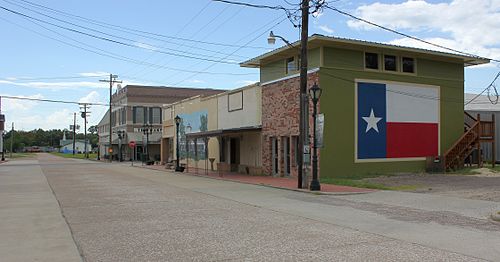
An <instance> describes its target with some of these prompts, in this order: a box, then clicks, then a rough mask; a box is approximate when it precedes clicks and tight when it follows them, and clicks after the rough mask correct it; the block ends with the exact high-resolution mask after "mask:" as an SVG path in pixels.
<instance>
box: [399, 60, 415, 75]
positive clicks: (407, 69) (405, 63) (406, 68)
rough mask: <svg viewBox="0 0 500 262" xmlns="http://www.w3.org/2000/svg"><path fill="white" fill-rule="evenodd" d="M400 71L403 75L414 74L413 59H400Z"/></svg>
mask: <svg viewBox="0 0 500 262" xmlns="http://www.w3.org/2000/svg"><path fill="white" fill-rule="evenodd" d="M401 61H402V62H401V64H402V70H403V72H404V73H415V59H414V58H411V57H403V58H401Z"/></svg>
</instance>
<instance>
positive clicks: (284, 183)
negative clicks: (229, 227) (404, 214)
mask: <svg viewBox="0 0 500 262" xmlns="http://www.w3.org/2000/svg"><path fill="white" fill-rule="evenodd" d="M140 167H145V168H148V169H154V170H161V171H171V170H169V169H165V166H161V165H153V166H140ZM182 174H186V175H194V176H204V177H210V178H214V179H220V180H227V181H233V182H240V183H246V184H253V185H265V186H271V187H277V188H282V189H289V190H299V191H306V192H308V191H309V190H303V189H297V178H294V177H292V178H289V177H272V176H251V175H244V174H238V173H223V174H219V173H218V172H211V171H209V172H206V171H205V170H202V169H199V170H195V169H193V168H190V169H189V172H184V173H182ZM374 191H376V190H373V189H367V188H357V187H349V186H338V185H331V184H321V192H324V193H344V194H348V193H368V192H374Z"/></svg>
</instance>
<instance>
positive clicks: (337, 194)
mask: <svg viewBox="0 0 500 262" xmlns="http://www.w3.org/2000/svg"><path fill="white" fill-rule="evenodd" d="M133 167H138V168H144V169H149V170H154V171H160V172H169V171H168V170H161V169H152V168H147V167H142V166H133ZM170 173H173V174H178V175H181V174H182V175H188V176H196V177H203V178H209V179H215V180H222V181H228V182H234V183H240V184H247V185H254V186H264V187H269V188H274V189H281V190H288V191H295V192H301V193H306V194H312V195H330V196H347V195H361V194H368V193H373V192H376V191H377V190H373V191H365V192H322V191H310V190H307V189H299V188H287V187H279V186H273V185H269V184H263V183H261V184H255V183H249V182H244V181H238V180H229V179H223V178H218V177H211V176H206V175H199V174H193V173H185V172H182V173H176V172H170Z"/></svg>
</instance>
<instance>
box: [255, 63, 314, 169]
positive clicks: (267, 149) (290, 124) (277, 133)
mask: <svg viewBox="0 0 500 262" xmlns="http://www.w3.org/2000/svg"><path fill="white" fill-rule="evenodd" d="M315 82H316V83H318V84H319V74H318V72H314V73H310V74H309V75H308V80H307V85H308V89H309V88H311V87H312V86H313V85H314V83H315ZM299 85H300V77H298V76H297V77H294V78H290V79H285V80H282V81H278V82H274V83H271V84H267V85H263V86H262V139H263V141H262V145H263V146H262V168H263V172H264V173H265V174H267V175H272V174H273V173H272V166H273V165H272V142H271V141H272V140H271V139H272V138H276V139H278V150H277V151H278V174H277V175H279V176H284V175H285V161H284V150H283V148H284V146H283V141H284V137H289V141H290V155H291V156H290V162H291V168H290V175H291V176H295V177H296V176H297V172H298V171H297V165H296V157H295V154H296V153H295V151H296V147H295V145H294V143H296V139H297V136H298V135H299V117H300V110H299V109H300V108H299V91H300V90H299V89H300V87H299ZM318 110H319V103H318ZM312 112H313V105H312V102H311V101H310V103H309V119H310V120H309V130H310V132H309V134H312V125H313V118H312ZM310 141H311V142H312V139H310ZM318 162H319V161H318Z"/></svg>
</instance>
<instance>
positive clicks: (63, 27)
mask: <svg viewBox="0 0 500 262" xmlns="http://www.w3.org/2000/svg"><path fill="white" fill-rule="evenodd" d="M0 9H3V10H5V11H7V12H10V13H13V14H15V15H19V16H22V17H25V18H27V19H31V20H36V21H38V22H42V23H45V24H49V25H51V26H54V27H58V28H61V29H64V30H67V31H70V32H73V33H77V34H81V35H85V36H88V37H92V38H95V39H99V40H102V41H107V42H111V43H114V44H119V45H123V46H127V47H132V48H138V49H144V50H148V51H151V52H157V53H162V54H165V55H170V56H177V57H183V58H189V59H195V60H203V61H208V62H218V63H224V64H236V65H237V64H238V63H236V62H230V61H222V60H221V59H219V60H215V59H209V58H201V57H196V56H190V55H183V54H177V53H172V52H166V51H162V50H158V49H155V48H148V47H144V46H140V45H134V44H129V43H125V42H122V41H118V40H114V39H110V38H107V37H103V36H98V35H94V34H90V33H86V32H82V31H80V30H76V29H73V28H69V27H65V26H61V25H58V24H54V23H51V22H48V21H45V20H42V19H38V18H35V17H32V16H29V15H26V14H23V13H21V12H17V11H14V10H11V9H9V8H6V7H4V6H0ZM227 57H228V56H226V57H225V58H227Z"/></svg>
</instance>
